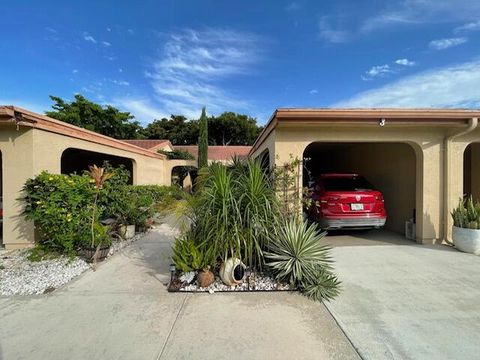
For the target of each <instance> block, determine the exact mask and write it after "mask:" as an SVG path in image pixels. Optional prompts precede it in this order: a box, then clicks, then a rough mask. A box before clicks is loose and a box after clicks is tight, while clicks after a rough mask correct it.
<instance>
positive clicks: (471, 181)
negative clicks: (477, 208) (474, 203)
mask: <svg viewBox="0 0 480 360" xmlns="http://www.w3.org/2000/svg"><path fill="white" fill-rule="evenodd" d="M463 195H464V196H470V195H472V197H473V199H474V200H480V143H478V142H474V143H471V144H469V145H468V146H467V147H466V148H465V151H464V152H463Z"/></svg>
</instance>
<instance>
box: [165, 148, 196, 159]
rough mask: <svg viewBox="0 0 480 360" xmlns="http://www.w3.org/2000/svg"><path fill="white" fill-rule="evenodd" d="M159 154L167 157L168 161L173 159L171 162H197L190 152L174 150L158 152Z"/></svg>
mask: <svg viewBox="0 0 480 360" xmlns="http://www.w3.org/2000/svg"><path fill="white" fill-rule="evenodd" d="M157 152H158V153H159V154H163V155H165V156H166V157H167V159H171V160H195V156H193V155H192V154H190V153H189V152H188V151H184V150H172V151H166V150H158V151H157Z"/></svg>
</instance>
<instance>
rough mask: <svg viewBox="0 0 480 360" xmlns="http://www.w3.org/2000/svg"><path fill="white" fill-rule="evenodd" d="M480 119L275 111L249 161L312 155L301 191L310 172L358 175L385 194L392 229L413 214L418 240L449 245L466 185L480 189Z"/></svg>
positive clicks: (420, 113)
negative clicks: (454, 213)
mask: <svg viewBox="0 0 480 360" xmlns="http://www.w3.org/2000/svg"><path fill="white" fill-rule="evenodd" d="M479 116H480V112H479V111H472V110H461V109H315V108H313V109H312V108H307V109H302V108H291V109H277V110H276V111H275V112H274V113H273V114H272V116H271V117H270V119H269V121H268V123H267V124H266V126H265V127H264V129H263V131H262V132H261V134H260V135H259V137H258V138H257V140H256V142H255V143H254V145H253V147H252V150H251V151H250V156H251V157H253V158H256V159H259V160H261V161H262V162H265V160H267V159H268V163H269V166H270V168H273V167H274V166H283V165H284V164H285V163H288V162H289V161H291V159H292V158H293V159H299V160H302V159H304V158H307V159H308V158H310V160H307V161H306V162H305V172H306V174H304V167H299V170H298V172H299V174H298V179H299V187H300V185H302V184H306V182H307V181H308V180H306V179H305V177H307V176H308V171H306V170H309V171H312V172H313V173H318V172H322V171H338V172H355V173H360V174H362V175H364V176H365V177H366V178H367V179H368V180H369V181H370V182H371V183H373V185H375V186H376V187H377V188H378V190H380V191H381V192H382V193H383V195H384V197H385V203H386V207H387V211H388V220H387V224H386V229H387V230H390V231H393V232H395V233H397V234H398V235H397V236H403V234H404V233H405V222H406V221H407V220H409V219H411V218H412V217H415V223H416V224H415V228H416V231H415V233H416V238H415V239H416V241H417V242H419V243H441V242H443V241H450V240H451V236H450V234H451V227H452V219H451V216H450V212H451V210H452V209H453V207H454V206H455V205H456V204H457V203H458V199H459V198H460V197H462V195H463V194H464V193H465V191H466V190H467V187H468V191H470V192H473V193H474V192H475V191H480V190H476V189H480V173H479V175H476V170H477V169H476V168H477V167H478V166H476V165H475V160H474V159H475V157H476V156H478V155H480V147H479V148H478V150H479V151H478V154H476V153H475V151H474V150H475V146H477V145H476V143H480V127H478V117H479ZM472 143H475V144H474V145H472V148H471V150H469V149H467V152H466V153H465V149H466V148H467V146H469V144H472ZM464 153H465V154H466V155H465V157H466V158H468V157H469V156H470V158H471V159H472V160H465V159H464ZM470 158H468V159H470ZM469 161H470V162H469ZM479 163H480V156H478V159H477V163H476V164H479ZM308 166H309V167H308ZM464 169H465V174H464ZM464 178H466V179H464ZM464 180H465V181H464ZM476 184H478V185H476ZM298 194H299V196H301V194H302V192H301V191H300V189H299V191H298ZM478 196H480V193H479V194H478ZM414 214H415V215H414Z"/></svg>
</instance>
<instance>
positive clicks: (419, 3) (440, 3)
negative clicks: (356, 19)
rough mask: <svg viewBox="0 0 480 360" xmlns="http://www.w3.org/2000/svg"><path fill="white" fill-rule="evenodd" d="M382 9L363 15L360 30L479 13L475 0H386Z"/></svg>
mask: <svg viewBox="0 0 480 360" xmlns="http://www.w3.org/2000/svg"><path fill="white" fill-rule="evenodd" d="M385 4H386V5H385V6H384V8H383V9H382V10H380V11H379V12H377V13H376V14H374V15H372V16H371V17H369V18H366V19H365V20H364V22H363V25H362V26H361V30H362V31H373V30H376V29H379V28H384V27H392V26H399V25H409V24H410V25H411V24H423V23H451V22H455V21H472V20H474V19H476V18H477V17H478V14H480V1H476V0H455V1H452V0H401V1H396V2H385Z"/></svg>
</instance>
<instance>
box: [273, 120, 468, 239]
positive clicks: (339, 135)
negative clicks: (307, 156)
mask: <svg viewBox="0 0 480 360" xmlns="http://www.w3.org/2000/svg"><path fill="white" fill-rule="evenodd" d="M446 134H447V132H446V130H445V129H444V128H442V127H437V128H432V127H422V126H409V127H402V126H388V125H387V126H385V127H379V126H378V125H376V126H375V125H357V126H352V125H338V126H335V127H333V126H331V125H327V124H314V125H305V126H299V125H296V126H289V125H279V126H277V128H276V130H275V137H276V138H275V156H276V157H277V158H276V163H277V164H282V163H283V162H285V161H288V160H289V158H290V155H293V156H294V157H298V158H302V157H303V151H304V149H305V148H306V147H307V146H308V145H309V144H310V143H312V142H315V141H323V142H374V143H378V142H387V143H406V144H409V145H410V146H411V147H412V149H413V151H414V153H415V157H416V170H415V173H416V175H417V177H416V186H415V188H416V191H415V193H416V195H415V196H416V198H415V207H416V211H417V241H419V242H425V243H430V242H438V241H441V240H442V239H443V235H444V233H443V216H444V214H443V211H444V210H443V196H442V189H443V188H442V187H443V182H442V181H443V180H442V178H443V163H442V161H443V156H442V151H443V150H442V146H443V140H444V138H445V136H446ZM462 161H463V160H462ZM379 166H383V165H379ZM405 213H406V212H405ZM399 221H403V219H402V220H399ZM398 228H399V225H398Z"/></svg>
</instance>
